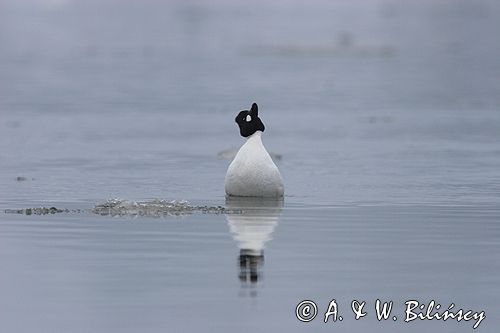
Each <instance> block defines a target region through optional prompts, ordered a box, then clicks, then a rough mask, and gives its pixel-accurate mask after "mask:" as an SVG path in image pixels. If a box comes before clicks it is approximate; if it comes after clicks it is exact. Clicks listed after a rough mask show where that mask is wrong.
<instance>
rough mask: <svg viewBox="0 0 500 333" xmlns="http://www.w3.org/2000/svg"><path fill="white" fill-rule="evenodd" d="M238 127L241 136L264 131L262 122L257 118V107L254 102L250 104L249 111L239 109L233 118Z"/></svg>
mask: <svg viewBox="0 0 500 333" xmlns="http://www.w3.org/2000/svg"><path fill="white" fill-rule="evenodd" d="M234 121H236V123H237V124H238V126H239V127H240V134H241V136H242V137H245V138H247V137H249V136H250V135H252V134H254V133H255V132H257V131H261V132H264V129H265V127H264V124H263V123H262V120H260V118H259V108H258V106H257V104H256V103H253V104H252V108H251V109H250V111H248V110H244V111H240V113H238V115H237V116H236V118H235V119H234Z"/></svg>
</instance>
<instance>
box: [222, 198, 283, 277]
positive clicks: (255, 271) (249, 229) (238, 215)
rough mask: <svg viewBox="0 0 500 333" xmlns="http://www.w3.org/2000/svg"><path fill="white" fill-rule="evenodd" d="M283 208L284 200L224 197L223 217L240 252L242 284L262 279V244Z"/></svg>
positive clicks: (271, 230)
mask: <svg viewBox="0 0 500 333" xmlns="http://www.w3.org/2000/svg"><path fill="white" fill-rule="evenodd" d="M282 207H283V199H275V198H272V199H270V198H247V197H237V198H235V197H228V198H226V209H227V212H228V213H226V219H227V222H228V225H229V229H230V231H231V234H232V236H233V238H234V239H235V240H236V241H237V242H238V247H239V248H240V254H239V258H238V263H239V279H240V281H241V282H242V283H244V284H250V285H253V284H256V283H257V282H258V281H259V280H260V279H261V271H260V269H261V267H262V266H263V264H264V246H265V244H266V242H268V241H269V240H271V239H272V233H273V231H274V229H275V228H276V226H277V225H278V222H279V218H280V216H281V210H282Z"/></svg>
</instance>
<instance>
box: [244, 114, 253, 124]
mask: <svg viewBox="0 0 500 333" xmlns="http://www.w3.org/2000/svg"><path fill="white" fill-rule="evenodd" d="M245 120H246V121H247V123H249V122H251V121H252V116H250V115H247V117H246V119H245Z"/></svg>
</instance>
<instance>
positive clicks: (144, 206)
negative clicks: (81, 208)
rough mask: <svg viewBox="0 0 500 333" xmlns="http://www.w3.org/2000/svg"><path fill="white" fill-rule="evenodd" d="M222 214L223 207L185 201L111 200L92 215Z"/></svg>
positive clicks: (100, 204) (96, 207) (99, 205)
mask: <svg viewBox="0 0 500 333" xmlns="http://www.w3.org/2000/svg"><path fill="white" fill-rule="evenodd" d="M196 212H199V213H204V214H221V213H224V212H225V208H224V207H222V206H194V205H191V204H190V203H189V201H185V200H172V201H168V200H160V199H155V200H152V201H144V202H135V201H127V200H120V199H109V200H107V201H104V202H102V203H99V204H97V205H96V206H95V207H94V208H93V209H92V213H94V214H99V215H111V216H150V217H161V216H168V215H174V216H180V215H187V214H192V213H196Z"/></svg>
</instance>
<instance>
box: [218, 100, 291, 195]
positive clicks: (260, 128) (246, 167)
mask: <svg viewBox="0 0 500 333" xmlns="http://www.w3.org/2000/svg"><path fill="white" fill-rule="evenodd" d="M235 122H236V124H238V127H239V129H240V135H241V136H242V137H244V138H245V139H246V142H245V143H244V144H243V145H242V146H241V148H240V149H239V150H238V153H237V154H236V156H235V157H234V159H233V160H232V161H231V163H230V164H229V167H228V169H227V172H226V177H225V181H224V188H225V192H226V196H228V197H232V196H234V197H264V198H265V197H274V198H281V197H283V195H284V192H285V191H284V189H285V188H284V185H283V178H282V177H281V174H280V171H279V170H278V167H277V166H276V164H274V162H273V160H272V158H271V156H270V155H269V153H268V152H267V150H266V148H265V147H264V144H263V143H262V134H263V133H264V130H265V126H264V123H263V122H262V120H261V119H260V118H259V108H258V106H257V103H253V104H252V107H251V108H250V110H243V111H240V112H239V113H238V115H237V116H236V118H235Z"/></svg>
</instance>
